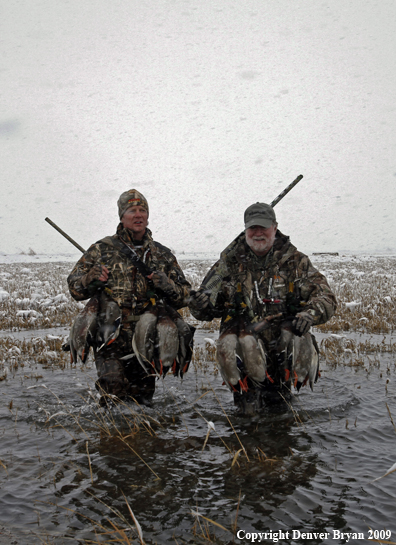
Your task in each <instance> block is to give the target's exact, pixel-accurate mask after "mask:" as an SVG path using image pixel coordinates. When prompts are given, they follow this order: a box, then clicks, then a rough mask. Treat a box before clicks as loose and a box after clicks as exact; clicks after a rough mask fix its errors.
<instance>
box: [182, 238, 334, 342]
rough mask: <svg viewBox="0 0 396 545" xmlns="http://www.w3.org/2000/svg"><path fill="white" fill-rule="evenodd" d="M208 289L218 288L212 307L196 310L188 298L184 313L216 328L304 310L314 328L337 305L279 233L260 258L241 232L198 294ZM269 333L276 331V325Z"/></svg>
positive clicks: (318, 275) (323, 281)
mask: <svg viewBox="0 0 396 545" xmlns="http://www.w3.org/2000/svg"><path fill="white" fill-rule="evenodd" d="M212 288H213V289H214V291H216V290H218V294H217V297H216V295H215V293H213V294H212V295H215V297H214V299H213V297H211V301H212V303H214V306H213V307H212V308H210V307H207V308H206V309H204V310H203V311H202V310H200V309H196V308H194V298H192V300H191V303H190V310H191V313H192V314H193V316H195V318H197V319H198V320H212V319H213V318H222V323H221V330H224V329H225V328H226V327H227V325H228V324H230V323H231V322H232V320H231V318H233V317H234V316H241V315H243V316H244V317H245V318H246V319H248V320H249V321H260V320H262V319H263V318H265V317H268V316H269V315H274V314H278V313H280V312H282V313H284V315H294V314H296V313H297V312H301V311H308V312H309V313H310V314H311V315H312V316H313V318H314V325H318V324H322V323H325V322H326V321H327V320H329V319H330V318H331V317H332V316H333V314H334V312H335V309H336V307H337V301H336V298H335V296H334V294H333V293H332V291H331V289H330V287H329V285H328V283H327V280H326V278H325V277H324V276H323V275H322V274H321V273H320V272H319V271H318V270H317V269H316V268H315V267H314V266H313V265H312V263H311V261H310V260H309V258H308V257H307V256H306V255H304V254H303V253H301V252H299V251H298V250H297V249H296V247H295V246H293V244H291V242H290V241H289V237H287V236H285V235H283V234H282V233H281V232H280V231H279V230H278V231H277V233H276V238H275V242H274V245H273V247H272V249H271V250H270V252H269V253H268V254H267V255H266V256H264V257H259V256H257V255H256V254H255V253H254V252H252V250H251V249H250V248H249V246H248V245H247V243H246V241H245V233H241V234H240V235H239V236H238V237H237V239H235V241H233V242H232V243H231V244H230V245H229V246H228V247H227V248H226V249H225V250H224V251H223V252H222V254H221V256H220V259H219V261H217V263H215V265H213V267H212V268H211V270H210V271H209V272H208V274H207V275H206V277H205V278H204V280H203V282H202V285H201V288H200V290H205V289H206V290H207V289H209V290H211V289H212ZM278 323H279V322H278ZM272 329H273V330H274V329H275V330H276V329H277V325H276V321H275V322H274V326H273V327H272ZM273 332H274V331H273ZM264 336H267V335H264Z"/></svg>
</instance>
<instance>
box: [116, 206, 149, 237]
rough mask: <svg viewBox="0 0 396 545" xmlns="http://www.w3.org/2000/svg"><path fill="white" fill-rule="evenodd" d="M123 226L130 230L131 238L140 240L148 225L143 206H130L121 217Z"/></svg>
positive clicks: (146, 214)
mask: <svg viewBox="0 0 396 545" xmlns="http://www.w3.org/2000/svg"><path fill="white" fill-rule="evenodd" d="M121 223H122V225H123V226H124V227H126V228H127V229H129V230H130V231H132V233H133V238H134V239H136V240H141V239H142V238H143V236H144V233H145V231H146V227H147V225H148V213H147V210H146V209H145V208H143V206H132V207H131V208H128V210H127V211H126V212H125V213H124V215H123V216H122V218H121Z"/></svg>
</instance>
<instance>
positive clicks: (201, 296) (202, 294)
mask: <svg viewBox="0 0 396 545" xmlns="http://www.w3.org/2000/svg"><path fill="white" fill-rule="evenodd" d="M190 305H191V306H192V307H193V308H194V309H196V310H205V309H206V308H207V307H208V306H209V305H210V296H209V294H208V293H207V292H206V291H197V292H196V293H195V295H193V296H192V298H191V302H190Z"/></svg>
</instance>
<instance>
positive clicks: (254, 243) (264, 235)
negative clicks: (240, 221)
mask: <svg viewBox="0 0 396 545" xmlns="http://www.w3.org/2000/svg"><path fill="white" fill-rule="evenodd" d="M277 228H278V226H277V224H276V223H275V224H273V225H271V227H268V229H265V228H264V227H261V226H260V225H253V227H249V229H246V231H245V237H246V242H247V244H248V246H249V247H250V248H251V249H252V250H253V252H254V253H255V254H256V255H258V256H262V255H265V254H267V253H268V252H269V251H270V249H271V248H272V245H273V244H274V240H275V235H276V230H277Z"/></svg>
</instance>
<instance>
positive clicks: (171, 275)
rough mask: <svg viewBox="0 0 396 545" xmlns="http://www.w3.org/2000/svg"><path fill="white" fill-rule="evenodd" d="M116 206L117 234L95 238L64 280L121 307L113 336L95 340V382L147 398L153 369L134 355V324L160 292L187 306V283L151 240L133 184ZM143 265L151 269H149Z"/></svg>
mask: <svg viewBox="0 0 396 545" xmlns="http://www.w3.org/2000/svg"><path fill="white" fill-rule="evenodd" d="M118 212H119V217H120V223H119V225H118V227H117V232H116V234H115V235H113V236H109V237H105V238H103V239H101V240H99V241H98V242H96V243H95V244H93V245H92V246H91V247H90V248H89V249H88V250H87V251H86V252H85V253H84V255H83V256H82V257H81V259H80V260H79V261H78V262H77V263H76V265H75V266H74V268H73V270H72V272H71V273H70V275H69V277H68V279H67V281H68V285H69V290H70V293H71V295H72V297H73V298H74V299H76V300H77V301H82V300H84V299H88V298H93V297H98V294H99V293H103V292H105V294H106V297H107V299H108V300H109V301H111V304H112V305H114V302H115V303H116V304H117V305H118V308H119V311H120V317H121V326H120V330H119V333H118V335H117V336H116V338H115V340H113V342H111V344H108V346H105V347H104V348H102V349H100V350H98V344H97V342H96V343H95V344H94V346H93V349H94V356H95V363H96V367H97V372H98V380H97V383H96V386H97V388H98V389H99V390H103V391H104V392H105V393H106V394H112V395H115V396H117V397H118V398H120V399H123V398H125V397H128V396H130V397H133V398H134V399H136V400H137V401H138V402H142V403H147V404H149V403H150V400H151V398H152V396H153V394H154V390H155V372H154V370H152V372H149V373H147V372H146V371H144V369H143V368H142V366H141V365H140V364H139V362H138V361H137V359H136V357H133V350H132V337H133V334H134V331H135V327H136V324H137V322H138V321H139V319H140V317H141V315H142V314H143V313H144V312H145V311H146V310H147V309H148V308H152V307H153V305H155V303H156V300H158V298H159V297H160V298H161V299H166V305H167V306H168V308H171V309H172V311H173V312H175V311H176V310H177V309H180V308H182V307H184V306H186V299H187V298H188V296H189V291H190V284H189V283H188V282H187V280H186V279H185V277H184V274H183V271H182V270H181V268H180V266H179V264H178V262H177V260H176V258H175V256H174V255H173V254H172V253H171V251H170V250H169V249H168V248H166V247H165V246H163V245H162V244H160V243H158V242H155V241H154V240H153V238H152V235H151V232H150V230H149V229H148V228H147V224H148V215H149V208H148V203H147V200H146V199H145V197H144V196H143V195H142V194H141V193H139V192H138V191H137V190H135V189H131V190H129V191H126V192H124V193H123V194H122V195H121V196H120V198H119V200H118ZM131 250H132V252H133V253H134V255H135V256H137V257H138V258H140V261H141V262H142V263H143V264H144V265H143V270H142V267H138V266H136V263H135V262H134V261H132V260H131V259H130V257H129V255H128V252H130V251H131ZM142 263H140V265H141V264H142ZM144 266H147V267H148V268H149V269H150V271H149V272H151V271H153V272H151V274H147V271H145V270H144ZM100 300H101V301H103V297H102V296H101V297H100ZM102 304H103V303H102ZM104 304H105V303H104ZM113 314H114V313H113ZM152 342H154V339H152Z"/></svg>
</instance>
